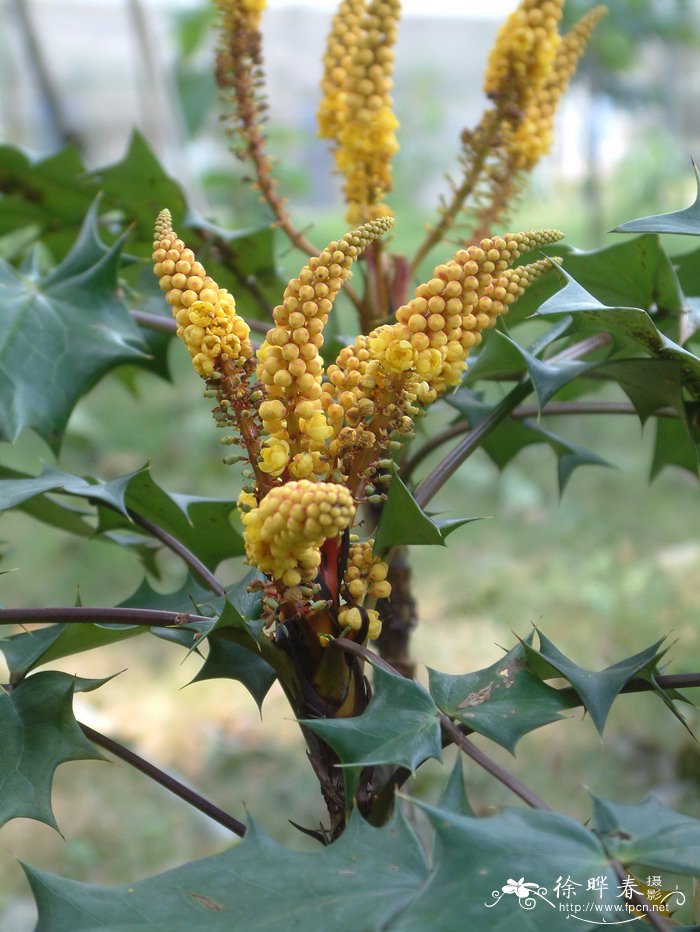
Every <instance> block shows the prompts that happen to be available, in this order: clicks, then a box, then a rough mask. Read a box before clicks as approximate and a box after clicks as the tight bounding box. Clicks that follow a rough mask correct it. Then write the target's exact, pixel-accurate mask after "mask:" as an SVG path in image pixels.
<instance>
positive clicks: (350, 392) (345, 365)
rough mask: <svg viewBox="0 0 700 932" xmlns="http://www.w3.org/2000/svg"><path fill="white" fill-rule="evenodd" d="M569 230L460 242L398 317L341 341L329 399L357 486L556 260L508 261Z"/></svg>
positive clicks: (327, 388) (327, 386) (342, 453)
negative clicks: (365, 410) (365, 412)
mask: <svg viewBox="0 0 700 932" xmlns="http://www.w3.org/2000/svg"><path fill="white" fill-rule="evenodd" d="M561 237H562V234H561V233H560V232H559V231H558V230H535V231H532V232H527V233H508V234H506V235H505V236H502V237H493V238H491V239H484V240H482V241H481V242H480V243H479V244H478V245H475V246H470V247H469V248H467V249H461V250H459V251H458V252H457V253H456V254H455V256H454V258H453V259H451V260H450V261H449V262H447V263H444V264H441V265H438V266H436V267H435V269H434V270H433V277H432V278H431V279H430V280H429V281H427V282H424V283H423V284H422V285H419V286H418V288H417V289H416V292H415V297H414V298H413V299H412V300H411V301H409V302H408V304H406V305H404V306H403V307H400V308H399V309H398V310H397V312H396V323H395V324H392V325H385V326H382V327H378V328H377V329H376V330H374V331H373V332H372V333H370V334H369V335H368V336H359V337H357V339H356V340H355V343H354V344H353V345H352V346H348V347H345V348H344V349H343V350H341V352H340V354H339V355H338V358H337V360H336V362H335V364H333V365H330V366H329V367H328V371H327V376H328V380H327V382H326V383H324V385H323V395H322V404H323V408H324V410H325V411H326V415H327V418H328V420H329V423H330V424H331V425H332V426H333V428H334V430H335V436H336V440H335V441H334V444H333V447H332V450H333V452H334V454H335V455H336V456H337V457H338V458H339V460H341V461H342V469H343V471H344V472H346V473H347V474H348V475H351V476H352V479H351V486H352V487H353V488H354V489H355V490H356V491H358V490H360V489H361V488H362V487H363V483H364V481H365V480H363V479H362V476H363V475H364V474H365V472H366V470H367V468H368V467H369V465H370V464H371V463H372V462H373V461H374V460H375V459H377V458H379V457H380V456H381V453H382V451H383V449H385V448H386V445H387V443H388V441H389V439H390V438H391V436H392V434H398V435H401V434H404V435H405V434H408V433H411V432H412V430H413V426H414V418H415V417H416V415H417V414H418V413H419V412H420V408H419V407H417V405H421V406H423V407H424V406H426V405H428V404H430V403H432V402H433V401H434V400H435V398H436V397H437V396H438V395H440V394H441V393H442V392H444V391H445V390H446V389H447V388H448V387H450V386H454V385H458V384H459V382H460V380H461V377H462V373H463V371H464V368H465V365H466V359H467V356H468V354H469V351H470V349H471V348H472V347H473V346H477V345H478V344H479V343H480V342H481V333H482V331H483V330H485V329H487V328H488V327H492V326H493V325H494V323H495V321H496V320H497V318H498V317H499V316H500V315H501V314H504V313H505V312H506V311H507V310H508V307H509V305H510V304H512V302H513V301H515V300H516V299H517V298H518V297H519V296H520V295H521V294H522V293H523V291H524V290H525V288H526V287H527V285H528V284H530V282H531V281H534V279H535V278H536V277H537V276H539V275H541V274H543V273H544V272H545V271H547V270H548V269H549V268H550V267H551V263H550V260H548V259H543V260H539V261H538V262H534V263H532V264H531V265H529V266H521V267H519V268H518V269H515V270H510V269H509V266H510V265H511V263H512V262H513V261H514V260H515V259H517V258H518V257H519V256H521V255H524V254H525V253H528V252H530V251H532V250H533V249H537V248H539V247H541V246H543V245H545V244H546V243H553V242H556V241H557V240H559V239H561ZM369 403H371V405H372V410H371V413H370V415H369V416H368V417H367V418H366V420H365V422H364V423H360V422H361V421H362V420H363V418H362V407H363V405H364V404H369ZM358 424H359V427H358ZM356 431H359V432H360V436H362V435H371V436H372V437H374V440H375V443H374V444H364V443H359V442H358V437H357V432H356ZM348 432H350V433H348Z"/></svg>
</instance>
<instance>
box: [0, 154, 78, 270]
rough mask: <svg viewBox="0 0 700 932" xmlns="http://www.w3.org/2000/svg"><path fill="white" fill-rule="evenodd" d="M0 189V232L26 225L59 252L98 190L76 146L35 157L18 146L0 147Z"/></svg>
mask: <svg viewBox="0 0 700 932" xmlns="http://www.w3.org/2000/svg"><path fill="white" fill-rule="evenodd" d="M0 193H1V194H2V200H1V201H0V203H1V204H2V209H1V210H0V236H4V235H5V234H7V233H11V232H14V231H16V230H20V229H22V228H25V227H26V228H29V229H30V230H31V236H32V240H34V239H37V238H41V239H43V241H44V243H45V244H46V246H47V247H48V248H49V249H50V250H51V251H52V252H54V253H55V254H58V255H62V254H63V253H64V252H65V251H66V249H67V248H68V246H69V244H70V242H71V237H72V236H74V234H75V230H76V229H77V228H78V227H79V226H80V224H81V222H82V220H83V217H84V216H85V211H86V210H87V209H88V206H89V204H90V202H91V201H92V200H93V198H94V196H95V193H96V191H95V190H94V189H93V188H92V187H91V186H90V185H89V182H88V181H87V175H86V172H85V166H84V165H83V163H82V162H81V160H80V157H79V156H78V153H77V151H76V149H75V147H74V146H68V147H67V148H66V149H63V150H62V151H61V152H57V153H56V154H55V155H51V156H49V157H48V158H46V159H40V160H37V161H33V160H31V159H30V158H29V157H28V156H27V155H26V154H25V153H24V152H22V151H21V150H20V149H15V148H13V147H12V146H2V147H0ZM66 231H68V232H67V233H66Z"/></svg>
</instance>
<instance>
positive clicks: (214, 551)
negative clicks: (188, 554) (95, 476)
mask: <svg viewBox="0 0 700 932" xmlns="http://www.w3.org/2000/svg"><path fill="white" fill-rule="evenodd" d="M126 503H127V506H128V507H129V508H130V509H132V510H133V511H135V512H136V513H138V514H140V515H142V516H143V517H145V518H147V519H148V520H149V521H152V522H154V523H155V524H157V525H159V526H160V527H162V528H163V529H164V530H166V531H168V533H170V534H172V535H173V536H174V537H176V538H177V539H178V540H179V541H180V542H181V543H183V544H184V545H185V546H186V547H187V548H188V549H189V550H191V551H192V552H193V553H194V554H195V555H196V556H197V557H199V559H200V560H201V561H202V562H203V563H204V564H205V565H206V566H207V567H208V568H209V569H212V570H214V569H216V567H217V566H218V565H219V563H221V561H222V560H226V559H228V558H229V557H239V556H242V555H243V554H244V553H245V548H244V546H243V538H242V535H241V533H240V531H238V530H237V529H236V528H235V527H234V526H233V525H232V523H231V520H230V516H231V513H232V512H234V511H235V510H236V503H235V502H234V501H232V500H228V499H219V498H205V497H202V496H187V495H177V494H171V493H168V492H166V491H165V490H164V489H162V488H161V487H160V486H159V485H158V484H157V483H156V482H155V481H154V480H153V478H152V476H151V474H150V472H148V471H146V470H144V471H142V472H139V473H136V474H135V475H134V477H133V478H132V479H131V481H130V482H129V485H128V489H127V494H126ZM112 517H116V518H117V521H118V522H119V518H118V516H115V515H113V516H112ZM108 518H109V516H107V515H106V514H105V513H104V509H102V510H101V511H100V524H99V527H100V530H107V529H108V528H107V526H106V523H107V521H108ZM122 523H123V522H122ZM111 527H114V524H112V525H111Z"/></svg>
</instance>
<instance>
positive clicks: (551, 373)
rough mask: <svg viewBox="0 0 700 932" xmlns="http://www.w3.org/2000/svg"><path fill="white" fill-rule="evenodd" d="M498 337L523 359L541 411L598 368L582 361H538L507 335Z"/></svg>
mask: <svg viewBox="0 0 700 932" xmlns="http://www.w3.org/2000/svg"><path fill="white" fill-rule="evenodd" d="M498 337H500V338H501V339H502V340H506V341H507V342H508V343H510V344H511V346H512V347H513V348H514V349H515V351H516V352H517V353H518V355H519V356H521V357H522V359H523V361H524V363H525V365H526V367H527V371H528V374H529V376H530V380H531V381H532V384H533V386H534V389H535V394H536V395H537V401H538V402H539V406H540V411H541V410H542V408H544V406H545V405H546V404H547V402H548V401H549V400H550V399H551V398H553V397H554V395H556V393H557V392H558V391H559V389H560V388H563V387H564V386H565V385H568V384H569V382H573V380H574V379H576V378H578V376H580V375H583V374H584V373H585V372H590V370H591V369H595V368H596V366H597V363H595V362H584V361H583V360H581V359H563V360H560V361H559V362H552V361H547V360H542V359H538V358H537V356H536V355H535V354H533V353H530V352H528V351H527V350H526V349H525V348H524V347H522V346H519V345H518V344H517V343H516V342H515V341H514V340H512V339H511V338H510V337H509V336H508V335H507V334H505V333H499V334H498Z"/></svg>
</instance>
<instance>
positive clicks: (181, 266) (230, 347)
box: [153, 210, 253, 379]
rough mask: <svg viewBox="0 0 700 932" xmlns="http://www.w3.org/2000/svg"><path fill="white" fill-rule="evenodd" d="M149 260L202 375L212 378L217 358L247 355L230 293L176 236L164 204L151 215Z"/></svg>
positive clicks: (243, 332) (247, 344) (245, 328)
mask: <svg viewBox="0 0 700 932" xmlns="http://www.w3.org/2000/svg"><path fill="white" fill-rule="evenodd" d="M153 263H154V265H153V271H154V272H155V274H156V276H157V277H158V279H159V283H160V287H161V288H162V289H163V291H165V292H166V298H167V300H168V303H169V304H170V306H171V308H172V312H173V316H174V317H175V320H176V321H177V335H178V336H179V337H180V339H181V340H183V342H184V343H185V346H186V347H187V349H188V350H189V353H190V356H191V357H192V364H193V365H194V368H195V369H196V370H197V372H198V373H199V375H201V376H202V378H204V379H211V378H216V377H217V367H218V366H219V365H220V364H221V363H224V362H227V361H231V362H233V361H235V360H236V359H239V358H243V359H250V358H251V357H252V355H253V347H252V344H251V342H250V340H249V338H248V337H249V333H250V328H249V327H248V325H247V324H246V322H245V321H244V320H243V319H242V318H241V317H239V316H238V315H237V314H236V302H235V301H234V299H233V295H231V294H229V292H228V291H227V290H226V289H225V288H219V286H218V285H217V283H216V282H215V281H214V280H213V279H212V278H211V277H210V276H208V275H207V274H206V271H205V269H204V266H203V265H202V264H201V263H200V262H197V260H196V258H195V255H194V253H193V252H192V250H191V249H187V248H186V246H185V244H184V243H183V241H182V240H181V239H178V237H177V234H176V233H175V232H174V231H173V226H172V217H171V215H170V211H169V210H162V211H161V212H160V214H159V216H158V219H157V221H156V226H155V238H154V242H153Z"/></svg>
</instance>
